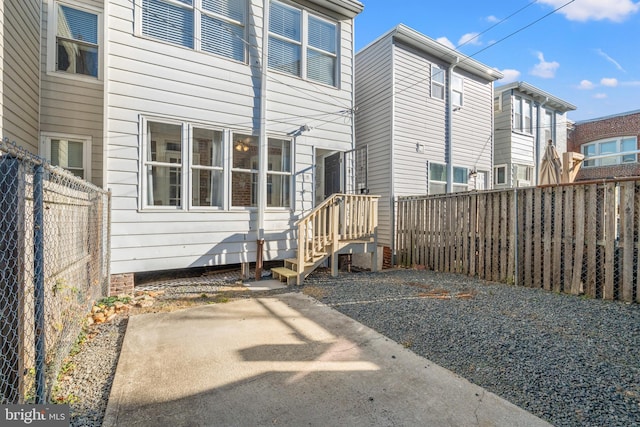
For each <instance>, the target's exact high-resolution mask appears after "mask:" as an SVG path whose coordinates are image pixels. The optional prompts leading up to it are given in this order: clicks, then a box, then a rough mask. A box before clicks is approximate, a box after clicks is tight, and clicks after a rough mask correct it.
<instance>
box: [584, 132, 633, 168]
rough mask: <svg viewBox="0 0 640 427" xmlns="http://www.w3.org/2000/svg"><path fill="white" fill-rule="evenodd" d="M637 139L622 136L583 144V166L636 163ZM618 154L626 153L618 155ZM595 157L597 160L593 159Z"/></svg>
mask: <svg viewBox="0 0 640 427" xmlns="http://www.w3.org/2000/svg"><path fill="white" fill-rule="evenodd" d="M636 151H638V139H637V137H635V136H623V137H619V138H611V139H603V140H600V141H596V142H592V143H590V144H584V145H583V146H582V154H584V157H585V159H584V162H583V166H585V167H589V166H609V165H617V164H621V163H635V162H637V161H638V155H637V153H636ZM618 153H628V154H623V155H618ZM593 157H597V158H593Z"/></svg>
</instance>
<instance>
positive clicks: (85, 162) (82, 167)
mask: <svg viewBox="0 0 640 427" xmlns="http://www.w3.org/2000/svg"><path fill="white" fill-rule="evenodd" d="M42 140H43V144H44V154H43V155H44V157H45V158H46V159H48V160H49V161H50V162H51V164H52V165H54V166H60V167H62V168H64V169H66V170H68V171H69V172H71V173H72V174H74V175H75V176H77V177H80V178H82V179H86V180H90V179H91V169H90V165H91V138H90V137H82V136H71V135H62V134H47V135H43V138H42Z"/></svg>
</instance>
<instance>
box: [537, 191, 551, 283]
mask: <svg viewBox="0 0 640 427" xmlns="http://www.w3.org/2000/svg"><path fill="white" fill-rule="evenodd" d="M551 191H552V187H547V188H545V189H544V190H543V193H542V195H543V203H544V207H543V209H544V221H540V222H539V223H540V225H541V230H540V231H541V233H540V234H541V237H542V247H543V254H542V283H543V287H544V289H546V290H547V291H550V290H551V236H552V234H551V228H552V226H553V215H552V210H551V208H552V206H551V201H552V197H551V196H552V194H551Z"/></svg>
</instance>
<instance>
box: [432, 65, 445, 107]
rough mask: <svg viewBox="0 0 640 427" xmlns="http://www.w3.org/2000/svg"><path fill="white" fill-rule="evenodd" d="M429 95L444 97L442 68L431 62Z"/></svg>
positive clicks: (438, 97)
mask: <svg viewBox="0 0 640 427" xmlns="http://www.w3.org/2000/svg"><path fill="white" fill-rule="evenodd" d="M431 97H432V98H437V99H444V69H443V68H441V67H439V66H437V65H436V64H431Z"/></svg>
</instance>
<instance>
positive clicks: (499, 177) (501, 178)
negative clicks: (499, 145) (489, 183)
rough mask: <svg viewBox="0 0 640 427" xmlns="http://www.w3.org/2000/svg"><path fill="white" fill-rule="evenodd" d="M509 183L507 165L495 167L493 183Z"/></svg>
mask: <svg viewBox="0 0 640 427" xmlns="http://www.w3.org/2000/svg"><path fill="white" fill-rule="evenodd" d="M506 183H507V165H499V166H495V167H494V168H493V184H494V185H505V184H506Z"/></svg>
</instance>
